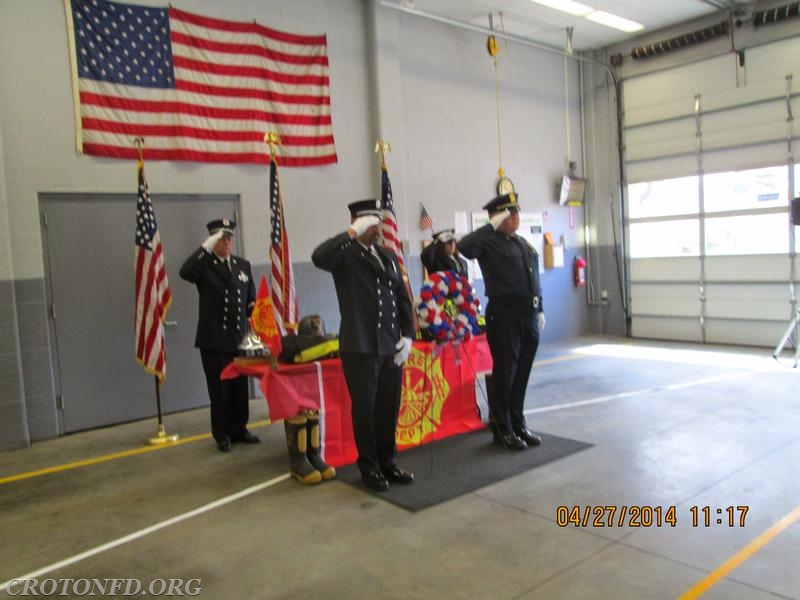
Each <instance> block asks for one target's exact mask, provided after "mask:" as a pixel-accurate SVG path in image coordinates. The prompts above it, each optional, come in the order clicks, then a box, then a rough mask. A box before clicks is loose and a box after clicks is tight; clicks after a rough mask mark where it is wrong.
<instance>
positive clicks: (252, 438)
mask: <svg viewBox="0 0 800 600" xmlns="http://www.w3.org/2000/svg"><path fill="white" fill-rule="evenodd" d="M236 441H237V442H244V443H245V444H258V443H259V442H261V438H260V437H258V436H257V435H253V434H252V433H250V432H249V431H247V430H245V432H244V433H243V434H242V435H240V436H238V437H237V438H236Z"/></svg>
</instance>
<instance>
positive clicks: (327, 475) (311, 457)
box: [306, 410, 336, 481]
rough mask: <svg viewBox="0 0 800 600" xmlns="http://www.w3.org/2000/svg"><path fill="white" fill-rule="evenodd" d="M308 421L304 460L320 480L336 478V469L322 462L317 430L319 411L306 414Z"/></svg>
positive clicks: (320, 442) (320, 444) (320, 443)
mask: <svg viewBox="0 0 800 600" xmlns="http://www.w3.org/2000/svg"><path fill="white" fill-rule="evenodd" d="M306 415H307V419H308V421H307V422H306V432H307V433H308V448H307V449H306V458H308V462H310V463H311V466H312V467H314V468H315V469H316V470H317V471H319V472H320V473H321V474H322V480H323V481H328V480H329V479H333V478H334V477H336V469H334V468H333V467H332V466H330V465H328V464H326V463H325V461H324V460H322V440H321V439H320V430H319V411H317V410H315V411H308V412H307V413H306Z"/></svg>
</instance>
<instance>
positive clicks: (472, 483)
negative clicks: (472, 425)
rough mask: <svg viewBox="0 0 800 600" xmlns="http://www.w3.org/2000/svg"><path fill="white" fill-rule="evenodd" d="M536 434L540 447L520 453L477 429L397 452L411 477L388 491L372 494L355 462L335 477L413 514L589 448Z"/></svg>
mask: <svg viewBox="0 0 800 600" xmlns="http://www.w3.org/2000/svg"><path fill="white" fill-rule="evenodd" d="M540 435H541V436H542V441H543V443H542V445H541V446H539V447H537V448H528V449H527V450H523V451H513V450H505V449H504V448H502V447H498V446H494V445H492V434H491V433H490V432H489V431H488V430H482V431H475V432H472V433H466V434H462V435H456V436H453V437H450V438H447V439H445V440H442V441H440V442H434V443H431V444H426V445H424V446H419V447H417V448H412V449H411V450H407V451H405V452H401V453H400V454H399V457H398V459H397V464H398V465H400V466H401V467H402V468H404V469H407V470H409V471H413V472H414V475H415V481H414V483H413V484H411V485H402V484H392V485H391V489H390V490H389V491H388V492H374V491H372V490H371V489H370V488H368V487H367V486H365V485H364V484H363V483H362V481H361V474H360V473H359V471H358V468H357V467H356V466H355V465H348V466H346V467H341V468H340V469H338V476H339V479H340V480H342V481H344V482H345V483H348V484H350V485H353V486H355V487H357V488H359V489H360V490H362V491H364V492H367V493H370V494H374V495H375V496H377V497H378V498H381V499H383V500H386V501H388V502H392V503H393V504H396V505H398V506H400V507H402V508H405V509H407V510H410V511H412V512H417V511H419V510H423V509H425V508H428V507H430V506H434V505H436V504H439V503H440V502H445V501H446V500H450V499H452V498H457V497H458V496H461V495H462V494H467V493H469V492H474V491H475V490H478V489H480V488H482V487H485V486H487V485H491V484H493V483H496V482H498V481H502V480H503V479H507V478H508V477H513V476H514V475H519V474H520V473H522V472H524V471H527V470H529V469H534V468H536V467H539V466H541V465H544V464H547V463H549V462H551V461H554V460H558V459H559V458H563V457H565V456H569V455H570V454H573V453H575V452H580V451H581V450H585V449H586V448H590V447H591V446H592V444H587V443H585V442H579V441H577V440H572V439H569V438H563V437H559V436H556V435H548V434H543V433H540Z"/></svg>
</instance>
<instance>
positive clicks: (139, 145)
mask: <svg viewBox="0 0 800 600" xmlns="http://www.w3.org/2000/svg"><path fill="white" fill-rule="evenodd" d="M133 145H134V146H136V153H137V154H138V155H139V162H140V163H143V162H144V138H143V137H136V138H133Z"/></svg>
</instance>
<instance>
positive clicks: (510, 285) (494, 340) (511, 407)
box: [460, 193, 545, 450]
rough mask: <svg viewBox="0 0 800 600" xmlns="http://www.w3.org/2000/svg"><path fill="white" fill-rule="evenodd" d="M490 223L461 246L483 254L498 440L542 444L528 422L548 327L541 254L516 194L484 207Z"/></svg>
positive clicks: (509, 444)
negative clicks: (528, 397)
mask: <svg viewBox="0 0 800 600" xmlns="http://www.w3.org/2000/svg"><path fill="white" fill-rule="evenodd" d="M483 208H484V209H485V210H487V211H488V213H489V223H487V224H486V225H484V226H483V227H481V228H479V229H477V230H475V231H474V232H472V233H470V234H468V235H465V236H464V237H463V238H462V239H461V244H460V250H461V253H462V254H463V255H464V256H466V257H467V258H476V259H478V264H479V265H480V267H481V272H482V273H483V278H484V284H485V286H486V296H487V297H488V299H489V302H488V303H487V306H486V340H487V341H488V343H489V351H490V352H491V355H492V360H493V362H494V365H493V368H492V376H491V380H489V379H487V383H489V382H490V385H489V386H487V387H489V390H488V395H489V413H490V415H489V417H490V426H491V427H492V432H493V434H494V441H495V443H496V444H498V445H503V446H505V447H506V448H509V449H512V450H524V449H525V448H527V447H533V446H538V445H540V444H541V443H542V439H541V438H540V437H539V436H538V435H537V434H536V433H534V432H533V431H531V430H530V429H528V426H527V424H526V423H525V414H524V407H525V391H526V389H527V387H528V379H529V377H530V373H531V368H532V366H533V359H534V357H535V356H536V350H537V348H538V347H539V332H540V331H541V330H542V329H544V324H545V318H544V306H543V305H542V289H541V285H540V282H539V255H538V253H537V252H536V250H535V249H534V248H533V246H531V245H530V244H529V243H528V241H527V240H525V239H524V238H522V237H520V236H518V235H517V234H516V231H517V229H519V203H518V199H517V195H516V194H514V193H511V194H504V195H501V196H497V197H496V198H494V199H493V200H492V201H491V202H489V203H488V204H486V205H485V206H484V207H483Z"/></svg>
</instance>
